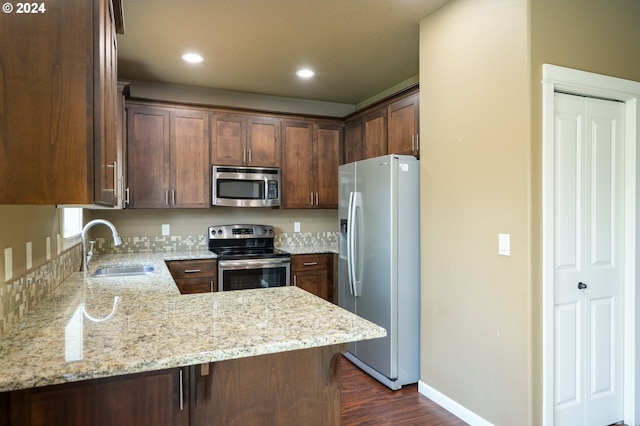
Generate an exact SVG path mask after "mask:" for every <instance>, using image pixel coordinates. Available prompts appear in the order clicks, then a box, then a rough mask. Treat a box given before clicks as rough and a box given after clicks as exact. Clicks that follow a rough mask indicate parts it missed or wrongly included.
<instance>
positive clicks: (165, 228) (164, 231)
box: [162, 223, 171, 235]
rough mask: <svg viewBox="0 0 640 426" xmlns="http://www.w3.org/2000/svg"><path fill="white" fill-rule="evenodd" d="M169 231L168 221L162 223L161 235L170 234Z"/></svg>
mask: <svg viewBox="0 0 640 426" xmlns="http://www.w3.org/2000/svg"><path fill="white" fill-rule="evenodd" d="M170 233H171V228H170V227H169V224H168V223H163V224H162V235H170Z"/></svg>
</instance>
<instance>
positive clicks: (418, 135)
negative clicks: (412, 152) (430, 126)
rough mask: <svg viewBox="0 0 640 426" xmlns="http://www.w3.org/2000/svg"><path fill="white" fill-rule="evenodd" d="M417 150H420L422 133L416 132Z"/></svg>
mask: <svg viewBox="0 0 640 426" xmlns="http://www.w3.org/2000/svg"><path fill="white" fill-rule="evenodd" d="M416 151H420V133H416Z"/></svg>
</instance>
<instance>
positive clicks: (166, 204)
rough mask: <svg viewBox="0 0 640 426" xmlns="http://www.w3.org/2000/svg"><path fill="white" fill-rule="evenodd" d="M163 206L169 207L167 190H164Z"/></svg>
mask: <svg viewBox="0 0 640 426" xmlns="http://www.w3.org/2000/svg"><path fill="white" fill-rule="evenodd" d="M164 205H165V206H168V205H169V190H168V189H165V190H164Z"/></svg>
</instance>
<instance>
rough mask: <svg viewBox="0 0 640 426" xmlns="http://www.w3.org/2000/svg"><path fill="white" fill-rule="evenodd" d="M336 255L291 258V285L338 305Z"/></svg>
mask: <svg viewBox="0 0 640 426" xmlns="http://www.w3.org/2000/svg"><path fill="white" fill-rule="evenodd" d="M337 267H338V260H337V255H336V254H330V253H327V254H296V255H292V256H291V285H294V286H297V287H300V288H301V289H303V290H306V291H308V292H309V293H313V294H315V295H316V296H318V297H321V298H323V299H325V300H328V301H329V302H332V303H335V304H336V305H337V304H338V291H337V289H336V286H337V284H338V280H337Z"/></svg>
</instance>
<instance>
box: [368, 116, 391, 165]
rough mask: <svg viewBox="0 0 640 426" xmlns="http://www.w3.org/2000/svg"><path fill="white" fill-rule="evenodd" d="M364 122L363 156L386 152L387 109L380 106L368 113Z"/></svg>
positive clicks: (378, 154) (371, 156)
mask: <svg viewBox="0 0 640 426" xmlns="http://www.w3.org/2000/svg"><path fill="white" fill-rule="evenodd" d="M363 122H364V147H365V153H364V158H373V157H379V156H381V155H386V154H387V109H386V108H380V109H379V110H377V111H374V112H372V113H371V114H368V115H367V116H365V117H364V119H363Z"/></svg>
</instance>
